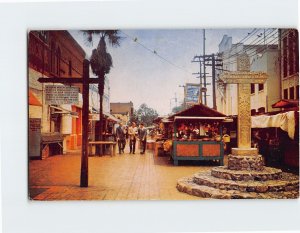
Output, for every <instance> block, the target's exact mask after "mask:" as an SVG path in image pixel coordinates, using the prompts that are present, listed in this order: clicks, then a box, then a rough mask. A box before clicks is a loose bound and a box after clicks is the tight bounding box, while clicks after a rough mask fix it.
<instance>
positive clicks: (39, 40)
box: [28, 31, 85, 157]
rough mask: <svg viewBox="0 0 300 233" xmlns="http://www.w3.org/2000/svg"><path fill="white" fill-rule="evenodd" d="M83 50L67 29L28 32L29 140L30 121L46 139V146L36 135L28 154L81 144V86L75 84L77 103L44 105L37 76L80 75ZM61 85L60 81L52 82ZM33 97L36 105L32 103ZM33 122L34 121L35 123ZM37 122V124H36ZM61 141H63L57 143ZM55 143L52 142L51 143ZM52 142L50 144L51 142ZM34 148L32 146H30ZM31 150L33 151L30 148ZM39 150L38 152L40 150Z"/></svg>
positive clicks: (35, 155)
mask: <svg viewBox="0 0 300 233" xmlns="http://www.w3.org/2000/svg"><path fill="white" fill-rule="evenodd" d="M84 58H85V52H84V51H83V49H82V48H81V47H80V45H79V44H78V43H77V42H76V41H75V40H74V39H73V37H72V36H71V35H70V34H69V32H68V31H30V32H29V34H28V92H29V103H28V104H29V111H28V113H29V116H28V117H29V126H30V127H29V129H30V132H29V141H30V140H31V139H32V138H33V137H31V136H30V135H31V133H32V132H31V122H32V123H33V125H35V126H34V127H33V126H32V128H35V130H36V131H35V132H36V133H37V134H40V137H41V140H42V141H43V140H44V139H45V138H46V139H45V141H47V143H45V145H44V144H43V143H40V148H39V149H36V148H37V147H35V145H38V144H39V140H38V137H37V138H36V140H34V142H31V141H30V142H29V155H30V156H31V157H39V156H41V154H42V155H46V156H47V155H51V154H52V153H55V152H54V151H52V152H51V150H52V149H53V147H57V148H59V147H61V149H63V152H66V151H67V150H73V149H78V148H79V147H80V146H81V139H82V138H81V137H82V134H81V130H82V129H81V121H82V118H81V108H82V95H81V93H82V85H81V84H74V85H72V86H76V87H78V88H79V90H80V91H79V92H80V93H79V102H78V104H73V105H69V104H68V105H66V104H65V105H51V104H46V101H45V100H46V99H45V95H46V93H45V88H46V85H49V84H42V83H40V82H39V81H38V78H40V77H44V78H47V77H65V78H68V77H74V78H79V77H82V71H83V70H82V69H83V59H84ZM55 85H62V84H55ZM30 97H31V98H30ZM33 98H35V99H36V100H37V101H38V102H39V104H35V105H33V104H32V102H31V100H32V99H33ZM34 122H35V124H34ZM37 122H40V123H39V126H38V125H37ZM60 140H62V141H63V142H62V143H60ZM56 141H57V142H58V145H54V144H55V143H54V142H56ZM52 142H53V143H52ZM33 148H35V149H33ZM31 149H32V150H31ZM53 150H55V149H53ZM39 152H40V153H39Z"/></svg>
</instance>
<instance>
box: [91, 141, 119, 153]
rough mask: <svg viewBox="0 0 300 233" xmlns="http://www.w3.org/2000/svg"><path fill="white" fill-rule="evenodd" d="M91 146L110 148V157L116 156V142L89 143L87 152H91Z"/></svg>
mask: <svg viewBox="0 0 300 233" xmlns="http://www.w3.org/2000/svg"><path fill="white" fill-rule="evenodd" d="M93 145H109V146H110V155H111V156H114V155H116V145H117V143H116V142H113V141H91V142H89V151H92V146H93Z"/></svg>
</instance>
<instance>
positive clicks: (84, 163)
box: [38, 59, 99, 187]
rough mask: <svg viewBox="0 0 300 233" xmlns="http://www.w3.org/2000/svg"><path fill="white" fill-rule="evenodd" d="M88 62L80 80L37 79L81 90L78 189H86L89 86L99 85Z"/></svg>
mask: <svg viewBox="0 0 300 233" xmlns="http://www.w3.org/2000/svg"><path fill="white" fill-rule="evenodd" d="M89 65H90V63H89V61H88V60H87V59H84V61H83V77H82V78H72V77H69V78H60V77H58V78H39V79H38V81H39V82H41V83H62V84H73V83H81V84H82V85H83V90H82V99H83V105H82V153H81V171H80V187H88V124H89V84H93V83H99V78H90V75H89Z"/></svg>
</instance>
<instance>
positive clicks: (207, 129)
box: [176, 122, 219, 139]
mask: <svg viewBox="0 0 300 233" xmlns="http://www.w3.org/2000/svg"><path fill="white" fill-rule="evenodd" d="M218 131H219V125H218V122H214V123H212V124H201V123H199V124H189V125H186V124H181V125H180V126H179V127H178V133H177V135H176V138H181V139H199V138H201V136H208V137H213V136H215V135H216V134H218V133H219V132H218Z"/></svg>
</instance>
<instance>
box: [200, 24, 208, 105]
mask: <svg viewBox="0 0 300 233" xmlns="http://www.w3.org/2000/svg"><path fill="white" fill-rule="evenodd" d="M205 40H206V39H205V29H203V79H204V80H203V81H204V88H205V90H207V89H206V59H205ZM200 64H201V62H200ZM200 66H201V65H200ZM200 73H201V71H200ZM200 76H201V74H200ZM200 80H201V77H200ZM200 88H201V89H202V87H200ZM200 93H202V90H201V91H200ZM206 98H207V96H206V91H205V92H204V104H205V105H207V99H206Z"/></svg>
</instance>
